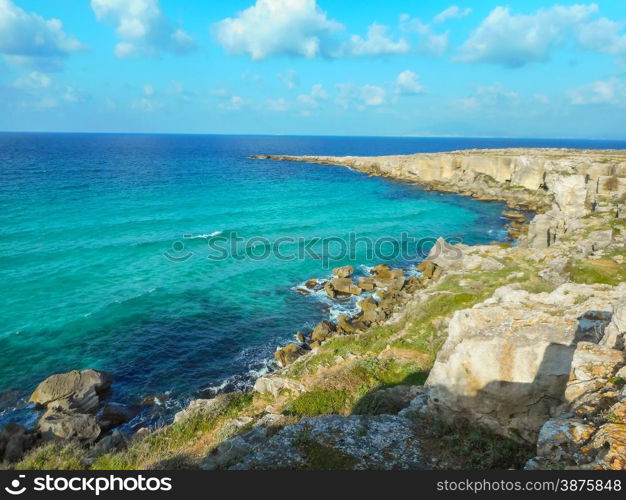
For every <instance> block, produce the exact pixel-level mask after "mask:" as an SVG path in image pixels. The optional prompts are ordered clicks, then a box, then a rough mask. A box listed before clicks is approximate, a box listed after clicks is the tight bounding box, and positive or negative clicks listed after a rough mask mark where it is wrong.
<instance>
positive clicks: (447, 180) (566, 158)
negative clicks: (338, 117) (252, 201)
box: [255, 148, 626, 248]
mask: <svg viewBox="0 0 626 500" xmlns="http://www.w3.org/2000/svg"><path fill="white" fill-rule="evenodd" d="M255 158H262V159H273V160H284V161H300V162H309V163H321V164H328V165H342V166H346V167H350V168H352V169H354V170H358V171H360V172H364V173H366V174H369V175H376V176H382V177H391V178H394V179H398V180H405V181H410V182H417V183H420V184H423V185H426V186H428V187H430V188H433V189H436V190H438V191H442V192H454V193H460V194H464V195H469V196H473V197H475V198H478V199H483V200H502V201H504V202H506V203H507V204H508V205H509V206H510V207H513V208H524V209H530V210H534V211H537V212H540V213H543V212H548V211H549V214H545V216H540V217H537V218H535V220H534V221H532V222H531V227H530V230H529V234H530V236H529V238H528V240H527V242H526V244H527V245H529V246H530V247H531V248H547V247H548V246H550V245H552V244H554V243H555V241H556V240H557V239H558V238H559V236H560V235H562V234H566V233H567V232H568V231H572V229H573V228H574V227H575V226H576V224H577V223H576V220H577V219H580V218H581V217H584V216H585V215H587V214H589V213H591V212H594V211H596V212H598V211H600V212H610V211H615V212H616V213H617V214H618V215H619V214H622V213H625V211H626V209H625V208H624V206H625V203H626V167H625V165H626V153H624V151H620V150H606V151H598V150H573V149H522V148H512V149H501V150H495V149H494V150H466V151H454V152H450V153H419V154H414V155H396V156H370V157H366V156H363V157H356V156H344V157H341V156H284V155H271V156H256V157H255ZM522 222H523V221H522V220H519V219H518V221H517V223H518V224H521V223H522ZM520 229H522V227H517V228H516V227H515V226H514V225H513V227H512V230H513V232H512V234H513V236H518V235H519V234H521V232H520Z"/></svg>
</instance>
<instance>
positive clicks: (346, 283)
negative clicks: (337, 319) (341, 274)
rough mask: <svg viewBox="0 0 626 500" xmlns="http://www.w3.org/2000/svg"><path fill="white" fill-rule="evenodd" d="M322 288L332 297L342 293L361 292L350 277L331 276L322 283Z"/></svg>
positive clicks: (345, 294)
mask: <svg viewBox="0 0 626 500" xmlns="http://www.w3.org/2000/svg"><path fill="white" fill-rule="evenodd" d="M324 290H326V293H328V295H329V296H330V297H331V298H333V299H334V298H336V297H337V296H342V295H343V296H347V295H361V292H362V290H361V289H360V288H359V287H358V286H356V285H355V284H354V283H353V282H352V280H351V279H350V278H333V279H332V280H330V281H327V282H326V283H325V284H324Z"/></svg>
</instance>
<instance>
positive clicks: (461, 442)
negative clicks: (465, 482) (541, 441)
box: [424, 420, 536, 470]
mask: <svg viewBox="0 0 626 500" xmlns="http://www.w3.org/2000/svg"><path fill="white" fill-rule="evenodd" d="M424 428H425V435H426V437H427V438H428V447H429V448H430V449H431V451H433V452H435V453H436V456H439V457H441V458H442V459H443V462H444V465H445V466H446V467H447V468H455V469H481V470H484V469H501V470H503V469H511V468H512V469H521V468H523V466H524V464H525V463H526V462H527V461H528V459H530V458H532V457H533V456H534V455H535V452H536V449H535V446H532V445H528V444H522V443H518V442H516V441H514V440H512V439H509V438H506V437H502V436H499V435H497V434H494V433H493V432H491V431H489V430H487V429H484V428H482V427H478V426H476V425H470V424H468V423H457V424H454V425H451V424H448V423H445V422H443V421H441V420H436V421H433V422H430V423H429V425H427V426H426V425H425V426H424Z"/></svg>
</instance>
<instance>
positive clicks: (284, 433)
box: [230, 415, 426, 470]
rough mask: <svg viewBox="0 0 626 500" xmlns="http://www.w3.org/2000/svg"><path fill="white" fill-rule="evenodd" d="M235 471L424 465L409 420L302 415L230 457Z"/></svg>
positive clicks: (420, 466) (358, 416)
mask: <svg viewBox="0 0 626 500" xmlns="http://www.w3.org/2000/svg"><path fill="white" fill-rule="evenodd" d="M235 462H236V463H235V464H233V465H231V467H230V468H231V469H236V470H301V469H332V470H373V469H376V470H392V469H405V470H407V469H423V468H425V467H426V464H425V462H424V459H423V458H422V453H421V443H420V441H419V439H418V438H417V437H416V435H415V432H414V424H413V423H412V422H410V421H409V420H407V419H405V418H401V417H398V416H394V415H378V416H368V415H351V416H346V417H342V416H322V417H315V418H304V419H302V420H301V421H300V422H299V423H297V424H295V425H288V426H286V427H284V428H283V429H281V430H279V431H278V432H277V433H275V434H274V435H272V436H271V437H270V438H269V439H265V438H263V439H261V440H259V442H257V443H256V444H254V445H253V446H251V447H249V449H248V451H246V452H245V454H244V455H243V456H241V455H239V456H238V457H237V458H236V459H235Z"/></svg>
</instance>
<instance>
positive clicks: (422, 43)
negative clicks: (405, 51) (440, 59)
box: [400, 14, 449, 56]
mask: <svg viewBox="0 0 626 500" xmlns="http://www.w3.org/2000/svg"><path fill="white" fill-rule="evenodd" d="M400 29H401V30H402V31H404V32H406V33H414V34H417V35H418V40H417V43H416V45H415V47H414V48H415V50H416V51H417V52H420V53H422V54H427V55H433V56H440V55H441V54H443V53H444V52H445V51H446V49H447V48H448V36H449V32H448V31H446V32H445V33H435V32H434V31H433V29H432V27H431V26H429V25H428V24H424V23H423V22H422V21H420V20H419V19H417V18H411V16H409V15H408V14H402V15H401V16H400Z"/></svg>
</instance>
